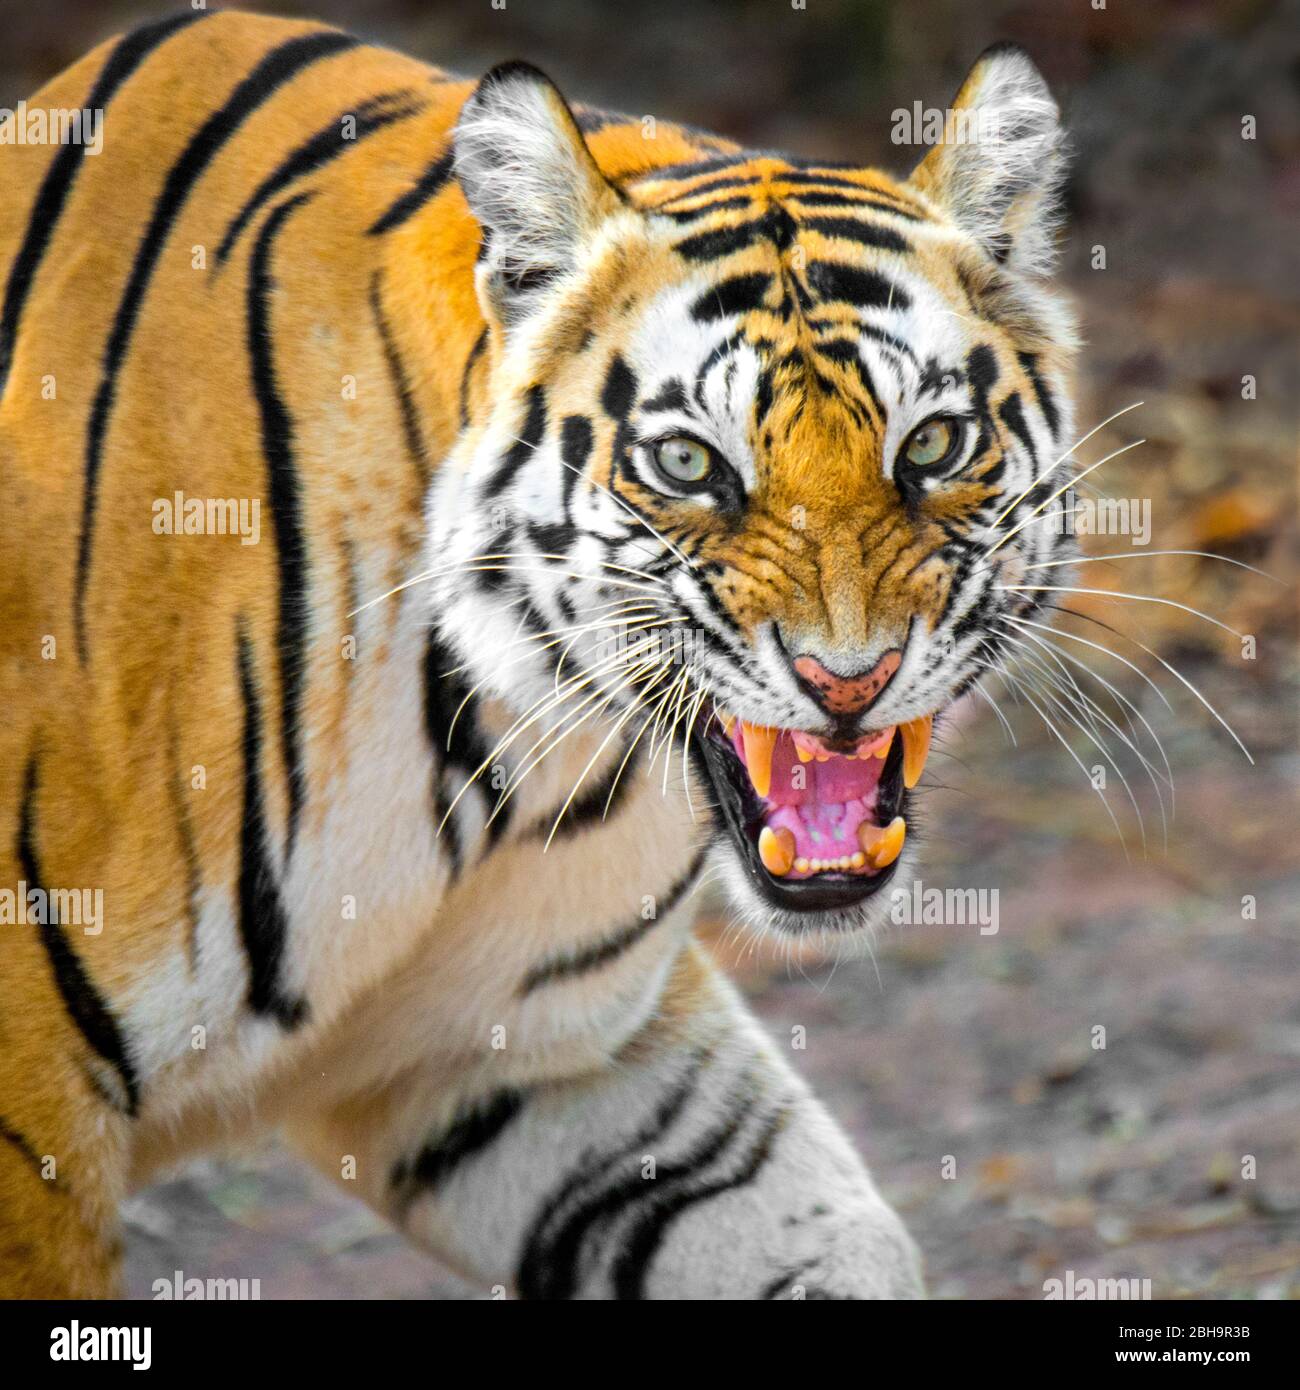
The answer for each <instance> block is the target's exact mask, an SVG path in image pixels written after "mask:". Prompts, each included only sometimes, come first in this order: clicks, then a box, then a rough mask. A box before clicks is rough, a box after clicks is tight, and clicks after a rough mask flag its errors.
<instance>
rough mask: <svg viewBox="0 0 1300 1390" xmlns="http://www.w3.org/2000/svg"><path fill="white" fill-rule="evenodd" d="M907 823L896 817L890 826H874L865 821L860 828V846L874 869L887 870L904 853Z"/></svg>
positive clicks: (869, 865) (868, 863)
mask: <svg viewBox="0 0 1300 1390" xmlns="http://www.w3.org/2000/svg"><path fill="white" fill-rule="evenodd" d="M906 834H907V822H906V821H905V820H904V819H903V818H902V816H895V817H894V819H893V820H891V821H890V822H889V824H888V825H872V824H871V823H870V822H869V821H863V822H862V824H861V825H860V826H858V844H860V845H861V846H862V852H863V854H864V855H866V859H867V865H868V867H870V868H872V869H887V868H888V867H889V866H890V865H891V864H892V863H893V862H894V860H895V859H897V858H898V856H899V855H900V854H901V853H902V851H903V839H904V837H905V836H906Z"/></svg>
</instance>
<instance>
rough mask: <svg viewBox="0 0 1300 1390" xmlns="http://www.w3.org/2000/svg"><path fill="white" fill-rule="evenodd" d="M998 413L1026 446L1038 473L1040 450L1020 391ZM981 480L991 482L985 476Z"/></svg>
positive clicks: (1030, 462)
mask: <svg viewBox="0 0 1300 1390" xmlns="http://www.w3.org/2000/svg"><path fill="white" fill-rule="evenodd" d="M998 415H999V416H1000V417H1001V418H1002V422H1003V423H1004V424H1005V425H1006V427H1007V428H1008V429H1009V430H1010V431H1011V433H1012V434H1014V435H1015V437H1016V438H1017V439H1018V440H1019V441H1020V443H1021V444H1022V445H1023V446H1024V450H1025V452H1026V453H1027V454H1028V455H1029V464H1030V467H1031V468H1032V469H1033V470H1034V475H1035V477H1037V475H1038V450H1037V449H1035V448H1034V437H1033V435H1031V434H1030V433H1029V425H1028V423H1027V421H1026V420H1025V412H1024V410H1023V409H1022V408H1021V405H1020V392H1019V391H1013V392H1012V393H1011V394H1010V395H1009V396H1008V397H1007V398H1006V400H1005V401H1003V402H1002V404H1001V405H1000V406H999V407H998ZM981 481H983V482H989V481H990V479H989V478H988V477H987V476H985V477H984V478H983V479H982V480H981Z"/></svg>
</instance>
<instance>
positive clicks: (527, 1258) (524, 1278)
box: [515, 1049, 711, 1299]
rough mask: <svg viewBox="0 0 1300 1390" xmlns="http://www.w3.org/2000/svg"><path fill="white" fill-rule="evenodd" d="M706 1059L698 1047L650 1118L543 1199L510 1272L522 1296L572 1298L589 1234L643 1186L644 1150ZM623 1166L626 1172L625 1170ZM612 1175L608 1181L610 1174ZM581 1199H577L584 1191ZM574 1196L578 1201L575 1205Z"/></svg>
mask: <svg viewBox="0 0 1300 1390" xmlns="http://www.w3.org/2000/svg"><path fill="white" fill-rule="evenodd" d="M710 1060H711V1057H710V1054H709V1053H708V1052H707V1051H705V1050H703V1049H701V1050H699V1051H697V1052H696V1053H695V1054H694V1056H693V1057H692V1058H691V1061H690V1065H689V1067H688V1068H687V1070H686V1072H685V1074H684V1075H683V1076H682V1077H680V1078H679V1079H678V1080H677V1082H676V1083H675V1084H674V1086H673V1088H672V1090H670V1091H669V1092H668V1094H667V1095H666V1096H665V1097H664V1098H663V1099H662V1100H661V1101H660V1102H659V1104H658V1105H657V1106H656V1107H655V1112H654V1114H653V1115H652V1116H651V1118H650V1120H649V1122H648V1123H647V1124H645V1125H643V1126H642V1127H641V1129H640V1130H639V1131H638V1132H637V1133H636V1134H634V1135H633V1136H632V1137H631V1139H629V1140H628V1141H627V1143H626V1144H624V1145H623V1146H622V1147H621V1148H619V1149H616V1150H615V1151H614V1152H613V1153H606V1154H605V1156H604V1157H603V1158H601V1159H599V1160H597V1159H596V1158H595V1157H594V1156H588V1157H586V1158H585V1159H584V1161H583V1162H582V1164H581V1165H580V1166H579V1167H578V1168H577V1169H576V1170H575V1171H574V1172H572V1173H570V1174H569V1176H568V1177H567V1178H566V1179H565V1180H564V1182H563V1183H562V1184H561V1185H560V1187H559V1188H558V1190H557V1191H556V1192H555V1193H553V1194H552V1196H551V1197H550V1198H549V1199H548V1201H547V1202H546V1204H545V1206H543V1208H542V1210H541V1212H540V1213H539V1214H538V1216H537V1218H536V1220H534V1222H533V1224H532V1226H531V1228H530V1229H529V1231H528V1234H527V1235H526V1236H525V1237H524V1242H523V1255H522V1256H521V1258H520V1262H519V1271H518V1273H517V1275H516V1276H515V1283H516V1285H517V1286H518V1290H519V1296H520V1298H523V1299H562V1298H571V1297H572V1296H573V1293H574V1291H575V1289H576V1288H577V1283H578V1264H579V1257H580V1256H581V1254H582V1248H583V1246H584V1244H585V1243H586V1242H587V1240H588V1238H589V1237H590V1236H591V1235H592V1234H595V1233H597V1232H598V1231H599V1229H600V1228H602V1227H603V1226H605V1225H606V1224H608V1223H610V1222H612V1221H613V1220H615V1219H616V1218H617V1216H618V1215H619V1214H620V1213H621V1212H622V1211H623V1210H625V1209H626V1208H627V1207H628V1206H629V1205H630V1204H631V1203H632V1202H635V1201H638V1200H640V1199H641V1198H642V1197H643V1196H644V1195H645V1192H646V1187H647V1182H646V1179H645V1178H643V1177H642V1176H641V1159H642V1155H643V1154H644V1153H645V1150H646V1149H647V1148H648V1147H650V1146H651V1145H654V1144H658V1143H659V1142H660V1141H661V1140H662V1139H663V1137H664V1135H665V1134H666V1133H667V1132H668V1130H669V1129H670V1128H671V1127H672V1125H673V1124H675V1123H676V1121H677V1119H678V1118H679V1117H680V1115H681V1114H682V1112H683V1111H684V1110H685V1109H686V1106H687V1103H688V1102H689V1101H690V1099H691V1096H692V1095H694V1093H695V1088H696V1086H697V1085H698V1084H699V1078H700V1073H701V1072H702V1071H703V1070H704V1067H705V1066H706V1065H707V1064H708V1062H709V1061H710ZM628 1169H631V1170H632V1174H631V1176H630V1177H629V1176H625V1174H626V1171H627V1170H628ZM611 1178H613V1179H617V1180H618V1181H616V1182H615V1183H612V1184H611V1183H610V1182H609V1181H608V1180H609V1179H611ZM584 1192H585V1193H589V1194H594V1195H589V1196H587V1197H586V1198H585V1200H579V1199H580V1198H581V1196H582V1194H583V1193H584ZM575 1202H577V1203H578V1205H576V1206H575V1205H574V1203H575Z"/></svg>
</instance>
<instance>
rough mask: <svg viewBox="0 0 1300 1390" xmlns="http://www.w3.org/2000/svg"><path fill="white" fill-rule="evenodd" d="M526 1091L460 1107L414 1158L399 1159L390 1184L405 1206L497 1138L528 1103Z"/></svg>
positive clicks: (507, 1091)
mask: <svg viewBox="0 0 1300 1390" xmlns="http://www.w3.org/2000/svg"><path fill="white" fill-rule="evenodd" d="M525 1099H526V1095H525V1093H524V1092H523V1091H518V1090H502V1091H497V1092H496V1093H495V1094H494V1095H492V1096H490V1097H488V1098H487V1099H486V1100H485V1101H484V1100H480V1101H478V1102H476V1103H475V1104H474V1105H472V1106H469V1107H468V1108H466V1109H463V1110H461V1111H460V1113H459V1114H457V1116H456V1117H455V1119H453V1120H452V1122H451V1124H450V1125H449V1126H448V1127H447V1129H445V1130H444V1131H442V1133H440V1134H438V1135H437V1136H436V1137H435V1138H431V1139H429V1140H428V1141H427V1142H426V1143H425V1145H424V1147H423V1148H422V1149H421V1150H420V1152H419V1153H418V1154H416V1156H415V1158H414V1159H413V1160H409V1159H399V1160H398V1162H397V1163H395V1164H394V1165H393V1170H392V1173H391V1174H390V1175H389V1180H388V1181H389V1186H390V1187H392V1188H393V1189H394V1191H395V1193H396V1194H397V1198H398V1204H399V1206H401V1207H405V1206H409V1205H410V1203H411V1202H412V1201H414V1199H415V1198H416V1197H418V1196H419V1195H420V1192H421V1190H426V1191H427V1190H429V1189H432V1188H435V1187H437V1186H438V1185H439V1184H440V1183H444V1182H446V1180H447V1179H448V1178H449V1177H451V1175H452V1174H453V1173H454V1172H455V1171H456V1169H457V1168H459V1167H460V1166H461V1164H463V1163H465V1162H466V1161H468V1160H469V1159H471V1158H473V1157H474V1156H475V1155H476V1154H481V1153H482V1152H483V1151H484V1150H485V1149H487V1148H489V1147H490V1146H491V1145H492V1144H494V1143H495V1142H496V1140H497V1139H499V1138H500V1137H501V1135H502V1133H503V1132H504V1131H505V1129H506V1127H507V1126H508V1125H509V1124H510V1122H511V1120H513V1119H514V1118H515V1116H516V1115H518V1114H519V1112H520V1111H521V1110H522V1109H523V1107H524V1101H525Z"/></svg>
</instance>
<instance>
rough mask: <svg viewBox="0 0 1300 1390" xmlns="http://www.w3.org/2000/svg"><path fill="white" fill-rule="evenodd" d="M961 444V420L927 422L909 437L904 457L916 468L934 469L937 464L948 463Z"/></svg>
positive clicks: (904, 448) (905, 445)
mask: <svg viewBox="0 0 1300 1390" xmlns="http://www.w3.org/2000/svg"><path fill="white" fill-rule="evenodd" d="M960 443H961V421H960V420H953V419H942V420H927V421H926V423H925V424H924V425H922V426H921V427H920V429H917V430H913V431H912V433H911V434H910V435H909V436H908V440H907V443H906V444H904V445H903V457H904V458H905V459H906V460H907V461H908V463H910V464H911V465H912V466H913V467H914V468H933V467H934V466H935V464H938V463H946V462H947V461H948V460H949V459H950V458H951V457H952V456H953V455H954V454H955V453H956V452H957V449H958V447H959V445H960Z"/></svg>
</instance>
